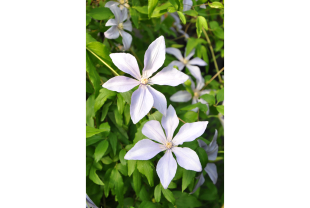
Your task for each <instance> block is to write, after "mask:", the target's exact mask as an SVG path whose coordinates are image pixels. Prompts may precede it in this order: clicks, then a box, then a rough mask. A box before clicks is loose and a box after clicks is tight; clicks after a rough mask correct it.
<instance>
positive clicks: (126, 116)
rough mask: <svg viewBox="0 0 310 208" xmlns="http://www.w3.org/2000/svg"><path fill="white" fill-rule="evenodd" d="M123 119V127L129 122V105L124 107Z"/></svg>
mask: <svg viewBox="0 0 310 208" xmlns="http://www.w3.org/2000/svg"><path fill="white" fill-rule="evenodd" d="M124 119H125V125H128V124H129V121H130V106H129V105H125V109H124Z"/></svg>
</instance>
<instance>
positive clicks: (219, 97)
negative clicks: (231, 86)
mask: <svg viewBox="0 0 310 208" xmlns="http://www.w3.org/2000/svg"><path fill="white" fill-rule="evenodd" d="M216 99H217V102H221V101H223V100H224V87H223V88H222V89H221V90H220V91H218V93H217V94H216Z"/></svg>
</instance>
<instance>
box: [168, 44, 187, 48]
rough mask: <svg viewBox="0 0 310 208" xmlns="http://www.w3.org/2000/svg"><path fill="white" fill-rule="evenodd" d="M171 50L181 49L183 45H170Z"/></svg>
mask: <svg viewBox="0 0 310 208" xmlns="http://www.w3.org/2000/svg"><path fill="white" fill-rule="evenodd" d="M171 47H172V48H183V47H184V45H180V44H172V45H171Z"/></svg>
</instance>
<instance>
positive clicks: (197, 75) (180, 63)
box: [166, 47, 207, 82]
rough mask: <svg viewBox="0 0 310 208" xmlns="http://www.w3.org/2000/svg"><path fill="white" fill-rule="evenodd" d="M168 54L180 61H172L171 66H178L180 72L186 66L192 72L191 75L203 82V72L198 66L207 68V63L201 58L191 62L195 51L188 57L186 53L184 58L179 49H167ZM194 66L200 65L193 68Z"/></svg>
mask: <svg viewBox="0 0 310 208" xmlns="http://www.w3.org/2000/svg"><path fill="white" fill-rule="evenodd" d="M166 52H167V53H169V54H171V55H174V56H175V57H176V58H177V59H179V61H172V62H171V63H170V64H169V66H172V67H173V66H174V65H176V66H177V67H178V69H179V70H180V71H182V70H183V68H184V67H185V66H186V68H188V70H189V71H190V72H191V74H192V75H193V76H194V77H195V78H196V79H197V80H199V81H201V82H202V81H203V80H202V76H201V72H200V69H199V67H198V66H206V65H207V63H206V62H205V61H204V60H202V59H201V58H198V57H196V58H193V59H192V60H189V59H190V58H191V57H192V56H193V55H194V54H195V49H193V50H192V51H191V52H190V53H189V54H188V56H186V51H185V53H184V57H185V56H186V57H185V58H184V57H183V56H182V55H181V51H180V50H179V49H177V48H172V47H171V48H166ZM193 65H198V66H193Z"/></svg>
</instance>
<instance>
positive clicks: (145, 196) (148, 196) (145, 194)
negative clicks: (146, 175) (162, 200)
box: [139, 186, 151, 201]
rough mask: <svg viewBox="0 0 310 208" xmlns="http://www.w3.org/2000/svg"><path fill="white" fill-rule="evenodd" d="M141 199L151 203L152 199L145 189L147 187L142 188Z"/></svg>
mask: <svg viewBox="0 0 310 208" xmlns="http://www.w3.org/2000/svg"><path fill="white" fill-rule="evenodd" d="M139 197H140V199H141V200H142V201H149V200H150V199H151V197H150V194H149V193H148V192H147V190H146V189H145V186H142V188H141V190H140V193H139Z"/></svg>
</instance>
